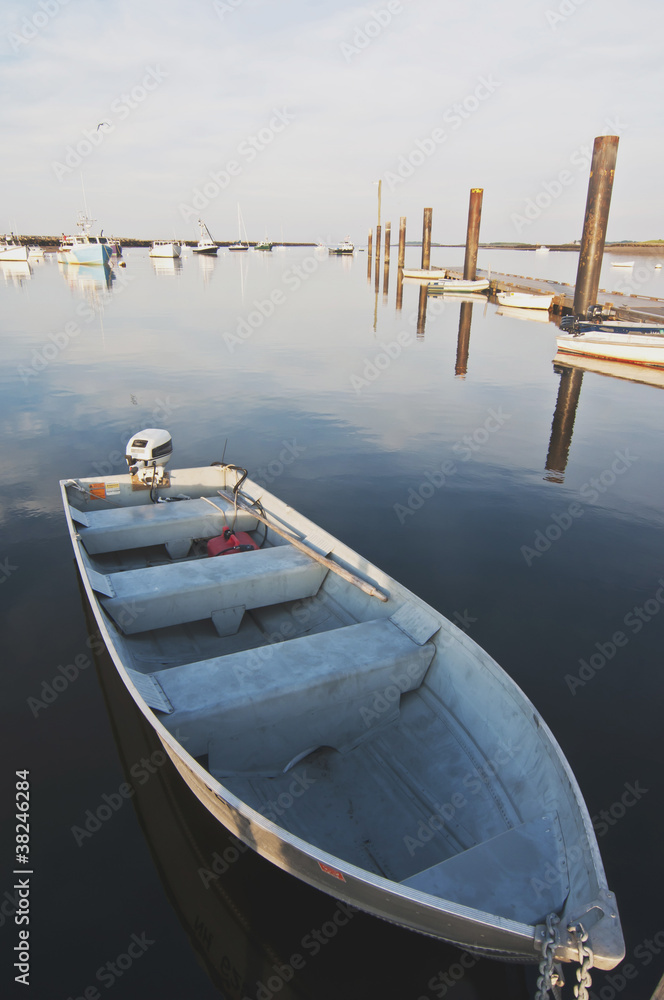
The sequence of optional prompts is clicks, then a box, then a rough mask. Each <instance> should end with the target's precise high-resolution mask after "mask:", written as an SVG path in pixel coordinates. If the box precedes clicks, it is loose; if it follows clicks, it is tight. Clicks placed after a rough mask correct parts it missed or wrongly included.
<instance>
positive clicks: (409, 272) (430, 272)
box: [403, 267, 447, 281]
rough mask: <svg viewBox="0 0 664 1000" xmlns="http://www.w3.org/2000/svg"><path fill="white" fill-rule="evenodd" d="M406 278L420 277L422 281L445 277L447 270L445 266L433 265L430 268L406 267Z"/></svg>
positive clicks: (404, 273) (404, 272)
mask: <svg viewBox="0 0 664 1000" xmlns="http://www.w3.org/2000/svg"><path fill="white" fill-rule="evenodd" d="M403 276H404V278H419V279H420V280H421V281H432V280H435V279H436V278H444V277H446V276H447V271H446V270H445V268H444V267H433V268H428V269H422V268H406V267H405V268H404V269H403Z"/></svg>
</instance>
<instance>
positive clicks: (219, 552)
mask: <svg viewBox="0 0 664 1000" xmlns="http://www.w3.org/2000/svg"><path fill="white" fill-rule="evenodd" d="M257 548H258V545H257V544H256V542H255V541H254V540H253V538H252V537H251V535H248V534H247V532H246V531H231V529H230V528H224V530H223V532H222V533H221V535H217V536H216V538H211V539H210V541H209V542H208V543H207V551H208V555H209V556H226V555H230V554H231V553H232V552H250V551H251V550H252V549H257Z"/></svg>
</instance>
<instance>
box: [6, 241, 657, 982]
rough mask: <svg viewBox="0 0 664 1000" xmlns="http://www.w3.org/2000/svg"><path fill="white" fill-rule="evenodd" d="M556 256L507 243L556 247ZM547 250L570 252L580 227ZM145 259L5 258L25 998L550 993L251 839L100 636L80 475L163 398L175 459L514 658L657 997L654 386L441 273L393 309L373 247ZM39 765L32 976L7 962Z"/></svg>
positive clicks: (12, 751)
mask: <svg viewBox="0 0 664 1000" xmlns="http://www.w3.org/2000/svg"><path fill="white" fill-rule="evenodd" d="M409 254H410V255H411V259H409V261H408V262H409V263H410V264H411V266H413V265H416V263H417V251H416V250H415V249H413V250H410V251H409ZM438 254H439V256H440V257H441V260H440V263H450V264H458V263H460V258H461V251H450V250H447V251H440V250H439V251H438ZM456 256H458V257H459V260H457V259H456ZM533 256H534V255H531V259H530V260H529V261H528V265H529V268H530V269H528V270H526V268H525V267H524V264H523V259H522V258H521V259H518V258H519V255H518V254H510V253H509V252H503V254H502V255H499V253H498V252H493V254H492V259H491V261H490V264H491V267H492V269H493V270H494V271H506V272H511V273H522V274H526V273H527V274H536V273H537V271H536V270H535V267H536V262H534V260H533ZM542 256H546V268H547V275H548V271H551V269H552V267H553V264H554V263H555V258H556V257H558V258H562V257H563V256H564V255H555V256H554V255H553V254H549V255H542ZM567 257H569V255H567ZM124 259H125V261H126V265H127V266H126V267H125V268H115V269H114V271H113V274H112V275H111V276H110V277H108V278H107V277H105V276H104V275H103V274H101V273H100V274H98V275H95V274H94V272H93V271H92V270H90V271H86V272H85V273H80V274H79V273H78V271H77V270H76V269H73V268H69V269H66V268H64V267H59V266H58V265H57V264H55V263H54V262H49V261H47V262H46V263H44V264H42V265H40V266H39V267H36V268H33V269H32V270H31V272H30V273H28V272H26V273H22V272H20V271H19V270H18V269H17V268H16V266H12V265H4V267H5V268H6V270H3V272H2V274H1V275H0V278H4V280H3V281H0V310H1V313H0V315H1V316H2V338H1V341H0V352H1V354H0V356H1V360H2V364H1V367H0V371H1V378H2V392H1V394H0V419H1V422H2V431H3V452H2V479H1V481H0V510H1V515H2V544H1V547H0V580H1V581H2V582H1V590H0V593H1V595H2V611H1V613H2V636H3V671H2V704H1V712H2V717H1V724H2V734H3V743H4V754H3V758H4V769H3V772H2V782H1V785H2V806H3V819H5V820H6V822H4V823H3V836H2V842H1V844H0V848H1V850H2V853H1V855H0V860H1V863H2V867H1V870H2V886H0V895H2V906H0V941H2V949H1V951H2V969H1V970H0V976H1V977H2V979H1V984H2V985H1V986H0V990H2V992H3V995H10V996H13V995H14V994H15V995H17V996H32V997H37V998H39V1000H42V998H43V1000H67V998H69V997H72V998H75V997H83V996H87V997H90V998H94V997H95V996H96V995H98V996H101V997H105V996H107V995H109V996H112V997H118V998H122V1000H125V998H126V1000H133V998H141V1000H145V998H149V1000H152V998H166V1000H169V998H177V1000H190V998H191V1000H199V998H200V1000H207V998H212V997H217V996H219V995H221V996H227V997H232V998H235V997H247V998H252V1000H271V998H272V997H273V996H279V997H289V998H290V997H292V998H295V997H312V998H327V997H341V996H348V997H357V998H358V1000H359V998H369V1000H372V998H374V997H376V998H377V997H398V998H403V1000H433V998H435V997H440V996H450V997H452V998H453V1000H466V998H469V997H478V998H479V997H482V998H485V997H486V998H489V997H491V998H494V997H515V998H516V997H521V996H529V995H532V993H533V984H534V978H533V976H532V973H531V972H529V973H528V974H527V975H526V977H525V983H524V977H523V975H522V971H521V970H520V969H518V968H514V967H507V966H502V965H499V964H497V963H493V962H488V961H481V962H480V961H475V960H472V961H471V960H470V959H469V958H468V956H464V955H463V954H462V953H460V952H458V951H456V950H455V949H453V948H448V947H446V946H445V945H441V944H440V943H439V942H433V941H429V940H428V939H424V938H422V937H420V936H417V935H414V934H411V933H408V932H406V931H403V930H400V929H398V928H394V927H392V926H390V925H386V924H383V923H382V922H380V921H377V920H374V919H373V918H370V917H368V916H365V915H362V914H355V915H352V916H351V917H348V916H347V915H346V917H347V920H346V922H345V923H344V922H343V921H344V914H343V913H341V912H340V911H339V910H338V906H337V904H336V903H335V901H334V900H332V899H331V898H328V897H326V896H323V895H321V894H319V893H317V892H315V891H313V890H310V889H308V888H306V887H304V886H302V885H300V884H299V883H295V882H294V881H293V880H292V879H290V878H288V877H287V876H285V875H283V873H281V872H278V871H276V870H275V869H274V868H272V866H270V865H269V864H267V863H266V862H263V861H262V859H260V858H257V857H256V856H254V855H251V854H249V853H246V852H243V853H242V854H238V852H237V850H236V848H235V847H234V845H233V843H232V841H231V840H230V839H228V838H224V837H223V834H222V833H221V832H220V831H219V829H218V828H217V827H216V826H214V824H212V823H211V821H210V820H209V817H208V816H207V814H206V813H205V811H204V810H201V808H200V806H199V805H198V803H197V802H196V801H195V800H194V799H193V798H192V796H191V795H190V794H189V793H188V791H187V790H186V789H183V788H182V787H181V784H180V782H178V781H177V780H176V777H177V776H176V775H174V773H173V771H172V769H171V766H170V764H167V763H164V762H163V760H162V756H163V755H162V754H161V752H160V750H159V745H158V744H156V743H155V742H154V738H153V736H152V734H151V732H150V731H149V730H146V728H145V726H144V725H143V723H142V721H141V718H140V716H139V717H137V716H136V714H135V712H133V710H132V705H131V702H129V701H128V699H127V698H126V697H125V696H124V693H123V690H122V689H121V688H118V685H117V684H116V683H115V682H114V675H113V672H112V670H109V669H108V664H107V663H106V660H105V658H104V655H103V654H102V653H101V652H100V651H98V650H97V649H96V646H97V644H96V643H95V642H94V639H92V640H91V639H90V638H89V637H90V635H91V634H94V631H95V629H94V627H93V625H91V624H90V623H89V622H88V621H87V620H86V609H85V607H84V604H83V602H82V599H81V593H80V590H79V585H78V580H77V575H76V571H75V566H74V560H73V554H72V551H71V545H70V542H69V539H68V536H67V533H66V526H65V520H64V516H63V513H62V510H61V503H60V496H59V490H58V480H59V479H61V478H67V477H69V476H88V475H95V474H99V475H105V474H110V473H112V472H115V471H117V472H118V473H120V472H123V471H124V447H125V444H126V442H127V440H128V438H129V437H130V435H131V434H132V433H134V432H135V431H138V430H140V429H142V428H144V427H150V426H156V427H165V428H167V429H168V430H170V432H171V433H172V436H173V441H174V458H173V465H174V467H176V468H177V467H179V466H195V465H206V464H208V463H209V462H211V461H214V460H216V459H220V458H221V455H222V453H223V451H224V447H225V448H226V453H225V457H226V460H228V461H231V462H235V463H236V464H239V465H242V466H245V467H246V468H248V470H249V473H250V475H251V476H252V477H253V478H255V479H259V480H262V481H263V482H264V483H265V484H266V485H267V486H269V488H270V489H271V490H272V491H273V492H275V493H277V494H278V495H280V496H281V497H282V498H283V499H285V500H287V501H288V502H289V503H291V504H292V505H293V506H295V507H297V508H298V509H300V510H301V511H302V512H303V513H304V514H306V515H307V516H309V517H311V518H312V519H313V520H315V521H317V522H319V523H320V524H321V525H322V526H323V527H325V528H326V529H327V530H328V531H330V532H332V534H334V535H337V536H338V537H339V538H341V539H342V540H343V541H344V542H346V543H348V544H349V545H351V546H352V547H353V548H355V549H358V550H359V551H360V552H361V553H363V554H364V555H366V556H367V557H368V558H369V559H370V560H371V561H373V562H375V563H377V564H378V565H379V566H381V567H382V568H383V569H384V570H385V571H387V572H388V573H390V574H391V575H393V576H394V577H396V578H398V579H399V580H401V581H402V582H403V583H404V584H405V585H406V586H408V587H410V588H411V589H412V590H414V591H415V592H416V593H417V594H419V595H420V596H421V597H422V598H423V599H424V600H426V601H428V602H429V603H430V604H432V605H433V606H434V607H436V608H438V609H440V610H441V611H442V612H443V613H445V614H446V615H447V616H448V617H450V618H451V619H452V620H454V621H455V622H456V623H457V624H459V625H461V627H462V628H466V629H467V630H468V632H469V633H470V635H472V637H473V638H474V639H475V640H476V641H477V642H479V643H480V645H482V646H483V647H485V648H486V649H487V650H488V652H489V653H491V654H492V655H493V656H494V657H495V658H496V659H497V660H498V661H499V663H501V665H502V666H503V667H504V668H505V669H506V670H507V671H508V673H509V674H510V675H511V676H512V677H513V678H514V679H515V680H516V681H517V682H518V683H519V685H520V686H521V687H522V688H523V689H524V691H525V692H526V693H527V695H528V696H529V697H530V698H531V699H532V700H533V701H534V702H535V704H536V705H537V707H538V708H539V710H540V711H541V712H542V714H543V715H544V718H545V719H546V721H547V722H548V724H549V725H550V727H551V728H552V730H553V732H554V733H555V735H556V737H557V739H558V740H559V742H560V743H561V745H562V747H563V749H564V751H565V753H566V754H567V757H568V759H569V761H570V763H571V765H572V768H573V770H574V771H575V773H576V776H577V778H578V780H579V783H580V785H581V788H582V790H583V793H584V795H585V798H586V802H587V804H588V808H589V810H590V813H591V816H592V817H593V818H594V822H595V827H596V831H597V834H598V840H599V845H600V849H601V852H602V856H603V859H604V863H605V867H606V870H607V876H608V881H609V885H610V887H611V888H612V889H613V890H614V891H615V893H616V895H617V898H618V904H619V909H620V912H621V917H622V921H623V927H624V931H625V937H626V944H627V958H626V960H625V968H626V969H627V968H629V970H630V972H629V975H628V976H627V978H625V977H623V978H622V979H621V977H620V975H619V973H620V970H617V972H614V973H608V974H607V973H598V972H596V973H595V976H594V982H595V986H594V993H595V995H596V996H599V997H601V998H602V1000H611V998H612V997H613V996H617V995H619V994H620V995H621V996H623V997H627V998H632V997H634V998H642V997H643V998H648V997H650V995H651V994H652V992H653V990H654V988H655V985H656V984H657V981H658V979H659V977H660V976H661V974H662V971H664V961H663V959H664V917H663V916H662V912H661V909H660V907H659V906H658V892H657V887H658V885H661V875H662V860H661V856H662V847H661V845H662V825H663V824H662V820H663V811H662V804H661V802H662V800H661V792H662V758H663V756H664V754H663V752H662V738H661V731H662V724H661V719H662V697H661V692H662V687H663V682H662V678H661V674H660V670H661V669H662V652H661V651H662V637H663V632H664V614H662V608H663V607H664V517H663V514H662V495H663V493H662V491H663V487H664V475H663V473H664V461H663V454H662V451H663V449H662V425H663V415H664V393H663V392H662V390H661V388H660V387H659V386H658V385H650V384H643V383H638V382H635V381H631V380H627V379H625V378H619V377H614V376H613V375H605V374H597V373H595V372H592V371H586V372H585V373H583V374H580V373H576V374H575V373H574V372H572V371H571V370H569V369H567V370H565V369H561V368H557V369H556V370H554V366H553V363H552V361H553V358H554V355H555V353H556V348H555V332H556V328H555V326H554V325H553V324H551V323H547V322H536V321H525V320H524V319H523V318H522V317H520V316H519V315H512V316H509V315H506V314H504V313H503V314H501V313H500V312H499V311H498V310H497V309H496V307H495V306H494V305H491V304H486V303H484V302H482V301H479V302H474V303H472V306H470V305H469V304H465V305H462V304H461V303H460V302H459V301H456V300H448V299H445V300H440V299H438V300H436V301H435V302H433V301H431V300H430V301H429V305H428V310H427V316H426V322H425V323H422V322H420V324H419V332H418V315H417V314H418V299H419V285H417V284H412V283H405V284H404V288H403V308H402V309H401V310H400V311H399V310H397V309H396V301H395V299H396V293H397V280H396V270H395V269H393V270H392V272H391V274H390V281H389V288H388V291H387V294H386V295H385V294H384V292H383V288H382V285H381V288H380V290H379V292H378V293H376V292H375V288H374V284H373V280H372V282H371V283H367V277H366V269H367V262H366V254H363V253H362V254H356V256H355V257H354V258H353V259H343V258H334V257H328V256H327V255H326V254H321V253H320V252H315V251H313V249H308V248H301V249H297V250H287V251H283V252H278V251H273V252H272V253H271V254H267V253H266V254H261V253H259V252H251V253H245V254H235V255H234V254H230V253H223V254H222V253H220V255H219V257H218V259H216V260H202V259H198V258H196V257H193V256H189V257H188V258H187V259H185V260H184V261H183V262H182V263H181V264H180V266H175V267H174V266H170V268H169V266H168V264H162V265H161V267H160V268H159V269H157V267H156V266H155V264H154V263H153V262H152V261H151V260H150V259H149V257H148V256H147V251H146V250H129V251H126V252H125V258H124ZM480 264H481V265H482V266H486V262H482V261H480ZM561 264H562V260H561ZM570 266H571V265H570V264H569V261H568V260H567V261H566V262H565V264H564V267H565V268H567V270H568V271H569V268H570ZM554 270H555V268H554ZM81 272H83V269H81ZM541 273H544V272H543V271H542V272H541ZM548 276H551V277H553V276H554V275H553V274H551V275H548ZM558 276H559V277H560V278H562V279H563V280H573V275H572V276H571V278H570V276H569V275H568V274H567V272H565V273H563V271H562V270H561V271H560V273H559V275H558ZM649 280H650V279H649ZM655 280H656V278H655V277H652V282H654V281H655ZM663 280H664V279H663ZM607 287H609V286H608V285H607ZM649 294H653V295H655V294H657V291H656V290H652V289H651V291H650V292H649ZM460 326H461V336H460ZM468 330H469V333H468ZM554 414H556V419H555V420H554ZM226 442H227V443H226ZM547 456H549V458H548V459H547ZM91 647H93V648H91ZM93 652H97V655H96V656H94V657H93ZM93 660H94V662H93ZM24 768H25V769H29V771H30V786H31V787H30V795H31V808H30V861H31V867H30V870H31V871H32V872H33V873H34V874H32V875H31V876H30V890H31V891H30V913H29V916H30V924H29V929H30V932H31V933H30V950H31V955H32V959H31V977H30V978H31V988H30V989H28V988H26V987H22V986H18V985H16V986H15V984H14V975H15V970H13V969H12V967H11V966H12V962H13V961H14V958H13V952H12V949H13V948H14V945H16V944H17V941H18V930H19V927H18V926H17V925H16V924H15V923H14V913H13V910H14V906H15V905H16V900H15V899H14V898H13V893H14V890H13V889H12V886H13V885H14V883H15V876H13V875H12V872H13V870H14V865H15V862H14V855H15V847H14V833H15V830H14V828H15V820H14V814H15V810H14V780H15V771H16V770H19V769H24ZM129 781H131V784H132V787H133V793H132V792H131V788H130V786H129V785H128V784H127V782H129ZM130 793H131V794H130ZM97 814H99V815H98V816H97ZM99 817H101V818H99ZM86 824H87V827H86ZM224 852H226V853H224ZM224 857H226V859H227V860H226V861H224ZM228 859H231V862H230V863H228ZM215 864H216V866H217V869H218V871H215V869H214V866H215ZM224 867H226V868H227V870H223V869H224ZM205 872H207V873H211V874H208V875H207V876H206V875H205ZM217 874H218V877H216V876H217ZM212 876H215V877H212ZM294 955H299V956H300V961H294V962H293V961H292V958H293V956H294ZM5 984H7V987H5ZM6 990H7V991H8V992H5V991H6ZM86 990H87V991H88V992H87V994H86ZM524 990H525V991H524Z"/></svg>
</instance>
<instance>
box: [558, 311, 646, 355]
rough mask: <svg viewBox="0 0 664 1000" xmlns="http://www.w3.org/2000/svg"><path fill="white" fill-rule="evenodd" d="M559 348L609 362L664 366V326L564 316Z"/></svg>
mask: <svg viewBox="0 0 664 1000" xmlns="http://www.w3.org/2000/svg"><path fill="white" fill-rule="evenodd" d="M560 328H561V330H563V331H564V332H563V333H562V334H561V335H560V336H559V337H557V338H556V343H557V345H558V350H559V351H563V352H564V353H565V354H581V355H587V356H589V357H593V358H605V359H606V360H608V361H625V362H629V363H630V364H636V365H649V366H652V367H654V368H664V326H663V325H661V324H658V323H633V322H632V323H630V322H628V321H623V320H612V319H608V320H602V319H596V320H593V319H590V320H580V319H577V318H576V317H574V316H565V317H563V319H562V321H561V323H560Z"/></svg>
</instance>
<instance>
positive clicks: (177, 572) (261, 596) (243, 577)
mask: <svg viewBox="0 0 664 1000" xmlns="http://www.w3.org/2000/svg"><path fill="white" fill-rule="evenodd" d="M326 573H327V569H326V567H324V566H322V565H321V564H320V563H318V562H316V561H315V560H314V559H311V558H310V557H309V556H307V555H305V554H304V553H303V552H300V551H298V550H297V549H295V548H293V546H291V545H279V546H274V547H272V548H268V549H255V550H254V551H252V552H236V553H234V554H233V555H228V556H217V557H216V558H205V559H191V560H189V561H187V562H172V563H166V564H164V565H162V566H147V567H144V568H141V569H130V570H125V571H124V572H120V573H109V574H108V575H107V576H105V577H103V578H102V579H103V582H104V584H108V590H107V592H108V593H109V594H111V595H112V596H109V597H100V601H101V603H102V605H103V607H104V608H105V610H106V611H107V612H108V614H109V615H110V616H111V618H112V619H113V620H114V621H115V622H116V624H117V625H119V626H120V628H121V629H122V631H123V632H124V633H125V634H127V635H130V634H133V633H135V632H147V631H148V630H150V629H156V628H165V627H166V626H168V625H181V624H183V623H185V622H193V621H199V620H201V619H204V618H212V620H213V622H214V623H215V625H216V626H217V630H218V631H219V633H220V635H230V634H234V633H235V632H237V629H238V627H239V625H240V621H241V618H242V614H243V613H244V611H245V610H247V609H249V608H260V607H265V606H267V605H271V604H281V603H282V602H284V601H299V600H302V599H303V598H305V597H313V596H314V594H316V593H317V591H318V588H319V587H320V585H321V583H322V582H323V579H324V577H325V574H326ZM99 576H101V574H100V575H99ZM128 607H129V608H131V609H132V614H131V615H128V614H127V613H126V612H127V608H128ZM128 619H131V620H128Z"/></svg>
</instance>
